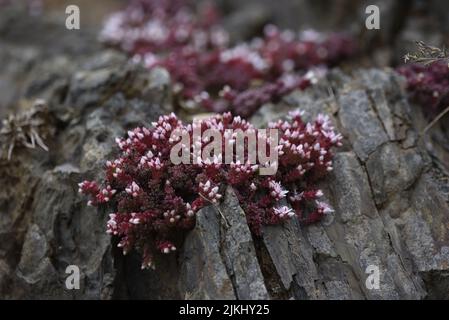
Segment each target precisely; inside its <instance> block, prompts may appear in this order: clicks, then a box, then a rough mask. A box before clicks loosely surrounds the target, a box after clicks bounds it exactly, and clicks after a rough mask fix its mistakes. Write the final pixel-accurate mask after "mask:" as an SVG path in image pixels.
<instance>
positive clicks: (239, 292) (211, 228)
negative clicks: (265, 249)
mask: <svg viewBox="0 0 449 320" xmlns="http://www.w3.org/2000/svg"><path fill="white" fill-rule="evenodd" d="M224 217H225V218H226V220H224ZM198 252H203V253H204V254H201V255H198ZM182 261H183V264H182V269H181V270H182V276H181V282H180V287H181V289H182V290H183V291H184V292H185V297H186V298H193V299H236V298H237V299H266V298H268V297H269V296H268V292H267V289H266V288H265V284H264V278H263V276H262V273H261V270H260V267H259V264H258V261H257V257H256V251H255V248H254V244H253V242H252V238H251V233H250V231H249V228H248V226H247V224H246V218H245V214H244V212H243V210H242V209H241V208H240V206H239V203H238V200H237V198H236V196H235V195H234V192H233V191H232V189H230V188H228V189H227V190H226V193H225V197H224V200H223V202H222V203H221V204H220V205H219V206H218V207H216V208H215V207H214V206H209V207H206V208H204V209H202V210H200V211H199V212H198V218H197V226H196V227H195V229H194V230H193V231H192V232H191V233H190V234H189V235H188V236H187V238H186V241H185V246H184V252H183V255H182Z"/></svg>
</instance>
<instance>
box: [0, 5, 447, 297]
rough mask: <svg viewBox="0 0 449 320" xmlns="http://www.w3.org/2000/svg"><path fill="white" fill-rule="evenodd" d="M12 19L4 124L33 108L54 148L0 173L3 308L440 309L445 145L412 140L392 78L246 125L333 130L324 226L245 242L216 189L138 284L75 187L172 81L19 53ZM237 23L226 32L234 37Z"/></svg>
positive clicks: (416, 126)
mask: <svg viewBox="0 0 449 320" xmlns="http://www.w3.org/2000/svg"><path fill="white" fill-rule="evenodd" d="M343 2H344V1H343ZM320 3H321V2H317V3H315V2H314V3H313V4H312V2H310V1H297V2H295V3H292V4H291V5H292V6H299V8H308V6H310V5H314V6H319V5H320ZM439 5H441V3H440V4H439ZM276 6H278V7H282V6H279V5H276ZM286 8H288V7H283V8H281V9H283V10H285V9H286ZM269 12H270V11H269ZM310 12H311V13H310V18H311V19H315V18H314V15H313V14H312V13H313V12H314V11H313V10H312V11H310ZM291 13H292V14H296V13H295V11H291ZM329 13H331V11H329ZM2 14H3V15H4V14H9V13H4V12H2ZM273 14H275V15H278V13H276V12H274V13H273ZM283 14H285V13H281V14H280V15H279V16H278V17H282V15H283ZM2 17H3V16H2ZM254 17H256V15H255V14H254ZM295 18H297V17H296V16H295ZM8 19H10V18H9V17H7V18H6V19H4V20H2V19H0V21H1V22H0V34H2V38H1V39H0V43H1V45H2V50H0V57H1V58H2V61H3V59H4V61H7V63H4V64H2V65H1V66H0V105H1V108H0V113H1V114H2V115H4V114H6V113H7V112H8V111H9V110H11V109H13V108H14V109H19V107H20V106H21V104H22V103H23V102H29V101H32V100H34V99H35V98H45V99H46V100H47V101H48V104H49V109H50V113H51V115H52V117H53V118H54V119H53V120H54V121H53V122H52V123H51V124H49V125H52V126H54V129H55V135H54V136H53V137H52V139H49V141H46V142H47V143H48V145H49V147H50V152H48V153H47V152H45V151H43V150H38V149H36V150H29V149H17V150H16V151H15V152H14V156H13V159H12V161H10V162H6V161H4V160H2V161H1V163H0V184H1V185H2V186H3V187H2V188H1V189H0V216H1V219H0V298H6V299H25V298H27V299H217V298H221V299H263V298H272V299H426V298H440V299H441V298H444V299H449V295H448V292H449V235H448V230H449V207H448V203H449V187H448V186H449V183H448V181H449V179H448V175H447V173H446V172H447V171H445V170H444V168H445V166H447V161H445V160H444V159H447V158H444V156H442V155H445V154H447V153H444V151H443V150H444V148H445V146H446V148H447V144H445V142H444V141H445V140H444V137H445V136H446V137H447V130H446V131H445V129H443V128H437V129H436V131H434V132H432V137H431V138H424V139H422V140H419V139H418V137H419V135H418V132H419V130H421V129H422V127H423V123H425V121H424V120H423V118H422V116H421V114H420V113H419V112H416V111H417V109H415V108H414V106H410V105H408V103H407V102H406V97H405V95H404V92H403V85H402V83H401V79H400V78H398V77H397V76H395V75H394V74H393V73H392V72H391V71H390V70H380V69H370V70H366V69H362V70H358V71H355V72H353V74H347V73H343V72H341V71H339V70H334V71H332V72H331V73H330V74H329V75H328V76H327V78H326V79H324V80H323V81H322V82H321V83H320V84H319V85H317V86H315V87H313V88H310V89H308V90H306V91H303V92H299V91H298V92H294V93H292V94H291V95H289V96H288V97H286V98H285V99H283V101H281V102H280V103H279V104H276V105H273V104H267V105H266V106H264V107H263V108H262V109H261V110H260V111H259V112H258V113H257V114H256V115H255V116H254V117H253V118H252V119H251V121H252V122H253V123H255V124H256V125H257V126H264V125H265V124H266V123H267V122H268V121H270V120H275V119H277V118H279V117H283V116H285V114H286V113H287V112H288V111H289V110H292V109H295V108H298V107H300V108H302V109H304V110H305V111H306V112H307V117H308V118H311V117H313V116H315V115H316V114H318V113H319V112H326V113H328V114H330V115H331V117H332V119H333V121H334V123H335V125H336V126H337V127H338V129H339V130H340V131H341V132H343V133H344V135H345V141H344V146H343V147H342V148H341V149H340V150H338V153H337V154H336V157H335V165H334V168H335V169H334V171H333V173H332V174H331V175H329V176H328V177H327V178H326V179H324V180H323V181H322V182H321V185H320V187H321V188H322V189H323V191H324V193H325V197H326V200H327V201H328V202H329V203H330V204H331V205H332V206H333V208H334V209H335V213H334V214H333V215H331V216H328V217H327V218H326V219H325V220H324V221H322V222H321V223H319V224H316V225H313V226H308V227H305V226H301V225H299V223H298V222H297V221H295V220H291V221H289V222H287V223H285V224H284V225H282V226H270V227H265V228H264V235H263V237H262V238H254V237H252V236H251V234H250V232H249V229H248V227H247V225H246V221H245V217H244V212H243V211H242V209H241V208H240V207H239V205H238V201H237V199H236V198H235V196H234V195H233V192H232V190H230V189H228V190H227V191H226V196H225V199H224V202H223V203H222V204H220V205H219V206H218V207H213V206H209V207H206V208H204V209H202V210H201V211H200V212H199V213H198V218H197V225H196V227H195V228H194V229H193V230H192V231H190V232H189V233H187V234H186V235H180V236H183V237H184V245H183V246H182V248H179V253H178V254H177V255H170V256H169V257H165V256H164V257H161V258H160V260H159V261H157V265H158V268H157V269H156V270H144V271H142V270H140V257H139V255H138V254H135V253H131V254H130V255H129V256H122V255H121V254H120V253H119V252H118V250H116V249H115V246H116V241H115V240H114V239H111V238H110V237H109V236H108V235H106V234H105V232H104V230H105V221H106V219H107V214H108V213H109V212H108V211H107V210H99V211H97V210H95V209H93V208H90V207H87V206H86V205H85V201H84V199H83V198H82V197H80V196H79V195H78V194H77V183H78V182H79V181H80V180H82V179H85V178H99V175H100V173H101V168H102V166H103V165H104V160H105V159H106V158H108V157H109V156H110V155H111V154H112V153H113V152H114V150H115V149H114V148H115V147H114V145H113V141H114V137H116V136H120V135H123V133H124V132H126V130H128V129H130V128H133V127H134V126H136V125H148V124H149V123H150V122H151V121H154V120H155V119H156V118H157V116H158V115H160V114H163V113H166V112H170V111H171V106H172V103H171V97H170V79H169V75H168V74H167V72H166V71H165V70H162V69H157V70H154V71H153V72H148V71H147V70H144V69H142V68H141V67H140V66H136V65H131V64H129V63H127V62H126V57H124V56H123V55H121V54H118V53H116V52H113V51H109V50H100V49H99V47H98V46H97V45H96V44H94V45H92V47H89V45H83V46H81V47H79V48H73V47H70V45H69V44H64V43H61V44H59V45H58V46H57V48H55V49H57V50H54V51H52V52H53V54H51V55H50V56H46V55H47V54H48V51H47V50H46V47H45V46H46V44H48V42H46V40H45V39H47V38H45V39H41V40H34V42H33V41H31V39H29V38H28V39H26V38H25V40H26V41H25V43H23V42H20V41H19V42H16V41H14V39H15V38H16V36H15V35H17V34H19V33H20V30H22V32H23V30H28V29H26V28H25V27H26V26H28V27H29V24H26V25H25V26H24V27H23V28H22V27H19V26H18V25H17V24H15V25H16V26H17V28H16V30H12V31H8V30H6V31H5V28H6V27H5V26H6V22H4V21H9V20H8ZM235 19H236V20H237V21H235V20H234V21H232V19H230V20H229V21H230V22H229V23H230V24H232V23H233V24H234V25H236V27H235V28H243V27H242V25H239V23H240V22H241V19H242V18H238V17H237V18H235ZM33 21H35V20H31V22H33ZM254 21H257V19H254ZM322 21H323V23H333V22H332V21H326V20H325V19H322ZM285 22H286V23H294V22H295V21H293V20H292V21H290V20H285ZM14 23H16V22H14ZM46 25H47V27H45V26H43V27H41V29H38V30H46V28H48V26H49V25H52V24H51V23H49V24H46ZM53 26H54V24H53ZM20 28H22V29H20ZM24 28H25V29H24ZM392 28H393V27H392ZM41 33H42V32H41ZM79 36H81V35H79ZM74 37H77V36H75V35H74ZM82 37H83V39H84V37H87V38H86V39H88V38H89V36H82ZM47 40H48V39H47ZM72 40H73V38H72ZM41 44H43V45H41ZM43 57H45V59H44V58H43ZM436 136H439V137H440V138H439V140H438V141H440V142H439V143H438V144H436V139H435V137H436ZM441 137H443V138H441ZM446 140H447V139H446ZM446 143H447V141H446ZM429 150H430V154H429ZM446 152H447V151H446ZM223 216H224V217H225V218H226V221H225V220H224V218H223ZM71 264H75V265H78V266H79V267H80V271H81V289H80V290H73V291H71V290H67V289H66V288H65V285H64V283H65V279H66V277H67V274H66V273H65V270H66V267H67V266H68V265H71ZM370 265H374V266H377V267H378V268H379V271H380V288H379V289H368V287H367V286H366V284H365V282H366V280H367V277H368V274H367V273H366V270H367V267H369V266H370Z"/></svg>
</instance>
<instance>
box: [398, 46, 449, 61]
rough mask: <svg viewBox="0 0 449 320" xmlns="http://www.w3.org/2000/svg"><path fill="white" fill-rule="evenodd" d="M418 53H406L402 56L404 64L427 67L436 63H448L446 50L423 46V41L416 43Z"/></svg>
mask: <svg viewBox="0 0 449 320" xmlns="http://www.w3.org/2000/svg"><path fill="white" fill-rule="evenodd" d="M416 46H417V47H418V51H417V52H414V53H407V54H406V55H405V56H404V61H405V63H407V62H409V61H411V62H414V63H421V64H424V65H429V64H432V63H434V62H437V61H448V60H449V52H448V50H447V48H445V47H443V48H438V47H434V46H430V45H427V44H425V43H424V42H423V41H416Z"/></svg>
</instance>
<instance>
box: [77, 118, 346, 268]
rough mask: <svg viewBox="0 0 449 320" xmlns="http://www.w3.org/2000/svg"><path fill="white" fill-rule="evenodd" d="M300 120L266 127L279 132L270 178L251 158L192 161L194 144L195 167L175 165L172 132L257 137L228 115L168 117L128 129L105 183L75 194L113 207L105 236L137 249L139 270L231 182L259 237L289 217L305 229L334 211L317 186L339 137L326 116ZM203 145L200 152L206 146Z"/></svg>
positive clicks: (150, 263) (163, 250)
mask: <svg viewBox="0 0 449 320" xmlns="http://www.w3.org/2000/svg"><path fill="white" fill-rule="evenodd" d="M301 115H302V114H301V112H293V113H291V114H290V117H289V119H288V120H279V121H278V122H275V123H271V124H270V127H271V128H275V129H278V133H279V141H278V143H277V145H276V146H275V147H276V150H277V151H278V170H277V172H276V174H275V175H271V176H268V175H265V176H264V175H260V174H259V172H258V170H259V165H258V164H251V163H249V161H247V162H246V163H241V162H239V161H236V160H235V158H234V160H233V161H232V162H231V163H230V164H224V163H222V161H220V160H221V158H222V154H214V155H213V160H212V161H211V160H210V159H209V158H208V159H207V160H201V159H196V160H197V161H193V160H195V158H194V156H195V153H194V148H193V144H194V143H198V141H197V140H195V139H192V140H190V141H192V143H191V145H190V146H184V145H183V148H184V149H185V150H184V151H186V150H187V151H188V152H189V153H188V154H189V155H190V156H191V157H192V164H183V163H180V164H177V165H175V164H173V162H172V161H171V158H170V152H171V149H172V148H173V147H174V146H175V145H177V144H178V143H179V141H176V139H175V140H174V139H173V138H172V136H173V135H172V134H173V133H174V132H183V133H186V134H187V135H188V136H190V137H192V138H193V132H194V130H195V129H197V128H198V126H199V128H200V129H201V132H204V131H206V130H208V129H214V130H218V132H220V133H221V134H222V137H223V141H228V142H227V143H231V144H232V143H235V141H233V140H232V137H231V139H229V138H230V137H229V134H226V130H227V129H232V130H236V129H241V130H243V131H245V132H246V131H252V132H255V133H256V134H261V133H259V131H258V130H257V129H255V128H254V127H253V126H252V125H251V124H249V123H248V122H247V121H245V120H243V119H241V118H240V117H238V116H237V117H233V116H232V115H231V114H230V113H224V114H223V115H216V116H214V117H211V118H209V119H206V120H201V121H200V122H199V123H198V122H197V123H194V124H188V125H185V124H183V123H182V122H181V121H180V120H178V118H177V117H176V116H175V115H174V114H171V115H166V116H162V117H160V118H159V120H158V121H157V122H155V123H153V127H152V128H145V127H139V128H136V129H134V130H132V131H129V132H128V134H127V137H126V138H123V139H120V138H118V139H117V140H116V142H117V144H118V147H119V148H120V156H119V157H118V158H117V159H115V160H113V161H107V162H106V164H105V178H104V181H103V182H102V183H101V184H100V185H99V184H98V183H96V182H93V181H84V182H81V183H80V184H79V191H80V193H83V194H85V195H87V196H89V198H90V199H89V202H88V204H89V205H93V206H102V205H103V206H104V205H106V204H108V206H107V207H108V208H114V212H113V213H111V214H110V215H109V217H110V219H109V221H108V223H107V232H108V233H110V234H112V235H114V236H117V237H118V238H119V239H120V242H119V244H118V246H119V247H120V248H122V250H123V253H124V254H126V253H127V252H129V251H130V250H131V249H133V248H135V249H138V250H139V251H140V252H142V254H143V264H142V267H143V268H146V267H153V266H154V255H155V254H156V252H160V253H164V254H168V253H170V252H173V251H175V250H176V246H175V243H177V239H178V238H179V234H180V232H181V233H182V231H185V230H189V229H191V228H193V226H194V224H195V214H196V213H197V212H198V210H199V209H201V208H202V207H204V206H206V205H209V204H218V203H219V202H220V201H221V199H222V197H223V193H224V191H225V188H226V186H228V185H229V186H231V187H232V188H233V189H234V191H235V193H236V195H237V197H238V199H239V202H240V205H241V206H242V208H243V210H244V211H245V213H246V216H247V221H248V225H249V227H250V229H251V231H252V232H253V233H254V234H255V235H258V236H259V235H261V227H262V226H263V225H270V224H279V223H282V222H283V221H285V220H286V219H290V218H292V217H294V216H296V217H298V218H299V220H300V222H301V223H304V224H307V223H312V222H315V221H318V220H319V219H320V218H321V217H323V215H325V214H326V213H329V212H331V211H332V210H331V209H330V207H329V206H328V205H327V204H325V202H323V201H320V200H319V199H320V198H321V197H322V196H323V193H322V191H321V190H319V189H317V188H316V182H317V180H318V179H320V178H321V177H323V176H324V175H326V174H327V173H328V172H329V171H331V170H332V158H333V154H332V151H331V148H332V147H333V146H340V145H341V139H342V137H341V135H340V134H337V133H336V132H335V131H334V128H333V127H332V125H331V123H330V120H329V118H328V117H327V116H322V115H320V116H318V118H317V119H316V120H315V121H314V122H313V123H305V122H303V120H302V118H301ZM264 132H265V131H264ZM263 137H264V139H266V140H261V141H266V143H267V144H270V143H272V142H271V141H272V140H270V137H267V136H266V135H264V136H263ZM225 138H226V139H225ZM202 142H203V143H202V145H201V148H202V150H204V147H206V146H207V144H208V141H204V140H202ZM209 142H210V141H209ZM258 143H260V142H258ZM262 143H265V142H262ZM246 147H247V146H245V148H246ZM265 147H266V146H265ZM225 148H226V146H223V150H222V152H224V150H225ZM264 150H266V149H264ZM245 159H247V158H245ZM289 204H290V205H289ZM178 244H179V243H178Z"/></svg>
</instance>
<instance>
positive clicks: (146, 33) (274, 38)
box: [101, 0, 355, 117]
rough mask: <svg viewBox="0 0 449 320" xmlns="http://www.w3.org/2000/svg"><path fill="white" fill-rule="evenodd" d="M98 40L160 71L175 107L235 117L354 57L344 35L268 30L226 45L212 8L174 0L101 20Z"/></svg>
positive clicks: (150, 2) (144, 0)
mask: <svg viewBox="0 0 449 320" xmlns="http://www.w3.org/2000/svg"><path fill="white" fill-rule="evenodd" d="M101 38H102V40H103V41H104V42H105V43H108V44H110V45H113V46H116V47H119V48H121V49H122V50H124V51H126V52H128V53H129V54H131V55H132V56H133V60H134V61H136V62H142V63H143V64H144V65H146V66H147V67H148V68H152V67H155V66H162V67H164V68H166V69H167V70H168V71H169V72H170V74H171V77H172V79H173V82H174V83H175V86H174V87H175V91H176V92H177V94H178V95H177V96H178V97H179V101H178V103H179V104H180V105H182V106H184V107H186V108H195V107H199V106H200V107H203V108H205V109H206V110H210V111H215V112H223V111H231V112H233V114H236V115H241V116H243V117H248V116H249V115H251V114H252V113H253V112H254V111H256V110H257V109H258V108H259V107H260V106H261V105H262V104H263V103H265V102H269V101H276V100H278V99H279V98H280V97H282V96H283V95H285V94H287V93H289V92H291V91H293V90H294V89H298V88H299V89H304V88H306V87H308V86H309V85H311V84H312V83H313V82H314V81H316V78H317V76H319V75H320V74H322V72H320V71H319V72H318V73H315V74H313V73H308V74H307V75H305V74H306V72H307V71H310V70H311V69H312V68H315V67H320V68H319V69H318V70H325V67H329V66H334V65H336V64H338V63H339V62H341V61H342V60H344V59H346V58H348V57H350V56H352V55H353V54H354V53H355V43H354V41H353V40H352V39H351V38H349V37H347V36H344V35H340V34H332V35H330V36H329V37H323V35H322V34H319V33H316V32H311V31H308V32H303V33H300V34H295V33H294V32H293V31H290V30H285V31H281V30H278V29H277V28H276V27H275V26H273V25H268V26H266V27H265V32H264V35H263V37H260V38H255V39H252V40H251V41H248V42H245V43H240V44H237V45H235V46H230V45H229V41H228V40H229V36H228V34H227V32H226V31H225V30H224V29H223V28H222V27H221V26H220V25H219V14H218V13H217V11H216V9H215V8H214V7H213V6H211V5H205V6H203V7H202V8H200V10H199V12H196V11H195V10H194V9H193V6H192V5H189V2H188V1H181V0H139V1H133V2H132V3H131V4H130V6H129V7H128V8H126V9H125V10H124V11H122V12H119V13H116V14H115V15H113V16H112V17H111V18H110V19H109V20H107V22H106V24H105V27H104V29H103V31H102V33H101Z"/></svg>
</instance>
